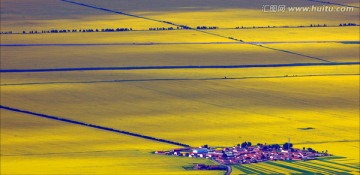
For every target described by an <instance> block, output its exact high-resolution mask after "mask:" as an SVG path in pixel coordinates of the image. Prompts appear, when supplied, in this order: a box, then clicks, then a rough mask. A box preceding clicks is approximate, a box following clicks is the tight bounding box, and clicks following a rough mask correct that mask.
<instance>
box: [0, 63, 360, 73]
mask: <svg viewBox="0 0 360 175" xmlns="http://www.w3.org/2000/svg"><path fill="white" fill-rule="evenodd" d="M340 65H360V62H321V63H289V64H248V65H246V64H244V65H199V66H129V67H75V68H44V69H1V70H0V73H21V72H23V73H30V72H71V71H102V70H154V69H159V70H161V69H234V68H261V67H296V66H340Z"/></svg>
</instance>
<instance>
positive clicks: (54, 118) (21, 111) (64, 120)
mask: <svg viewBox="0 0 360 175" xmlns="http://www.w3.org/2000/svg"><path fill="white" fill-rule="evenodd" d="M0 109H3V110H7V111H12V112H17V113H22V114H27V115H32V116H35V117H41V118H46V119H51V120H57V121H61V122H66V123H71V124H75V125H80V126H85V127H90V128H95V129H99V130H104V131H109V132H114V133H119V134H125V135H129V136H133V137H138V138H142V139H147V140H151V141H157V142H162V143H167V144H171V145H176V146H182V147H189V145H187V144H184V143H179V142H174V141H171V140H165V139H160V138H155V137H152V136H146V135H141V134H137V133H133V132H129V131H124V130H118V129H113V128H109V127H106V126H99V125H94V124H90V123H85V122H81V121H76V120H71V119H66V118H61V117H56V116H51V115H47V114H40V113H35V112H31V111H26V110H22V109H17V108H12V107H8V106H3V105H0Z"/></svg>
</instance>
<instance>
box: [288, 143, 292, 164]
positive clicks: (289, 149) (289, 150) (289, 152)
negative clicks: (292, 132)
mask: <svg viewBox="0 0 360 175" xmlns="http://www.w3.org/2000/svg"><path fill="white" fill-rule="evenodd" d="M290 154H291V148H290V138H289V140H288V159H289V160H291V156H290Z"/></svg>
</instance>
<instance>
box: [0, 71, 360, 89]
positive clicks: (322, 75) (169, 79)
mask: <svg viewBox="0 0 360 175" xmlns="http://www.w3.org/2000/svg"><path fill="white" fill-rule="evenodd" d="M355 75H360V74H309V75H294V76H284V75H282V76H253V77H231V78H230V77H229V78H156V79H131V80H97V81H95V80H94V81H68V82H65V81H63V82H56V81H53V82H28V83H12V84H6V83H5V84H0V86H28V85H52V84H96V83H127V82H152V81H159V82H160V81H210V80H211V81H213V80H246V79H271V78H301V77H330V76H331V77H336V76H355Z"/></svg>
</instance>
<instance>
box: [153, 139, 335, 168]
mask: <svg viewBox="0 0 360 175" xmlns="http://www.w3.org/2000/svg"><path fill="white" fill-rule="evenodd" d="M155 154H160V155H170V156H185V157H192V158H207V159H211V160H214V161H216V162H217V163H219V164H221V165H239V164H251V163H258V162H266V161H285V160H292V161H300V160H303V161H306V160H315V159H317V158H318V157H325V156H331V154H328V151H327V150H326V151H322V152H318V151H315V150H313V149H312V148H305V147H304V148H302V149H298V148H293V145H292V144H291V143H289V142H288V143H285V144H283V145H282V146H280V145H279V144H272V145H267V144H266V143H265V144H260V143H259V144H257V145H252V144H251V142H243V143H242V144H238V145H236V146H233V147H209V146H208V145H204V146H200V147H186V148H178V149H173V150H170V151H156V152H155ZM209 167H210V168H221V169H223V166H208V165H203V164H197V165H196V166H195V167H194V169H198V170H201V169H209Z"/></svg>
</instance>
